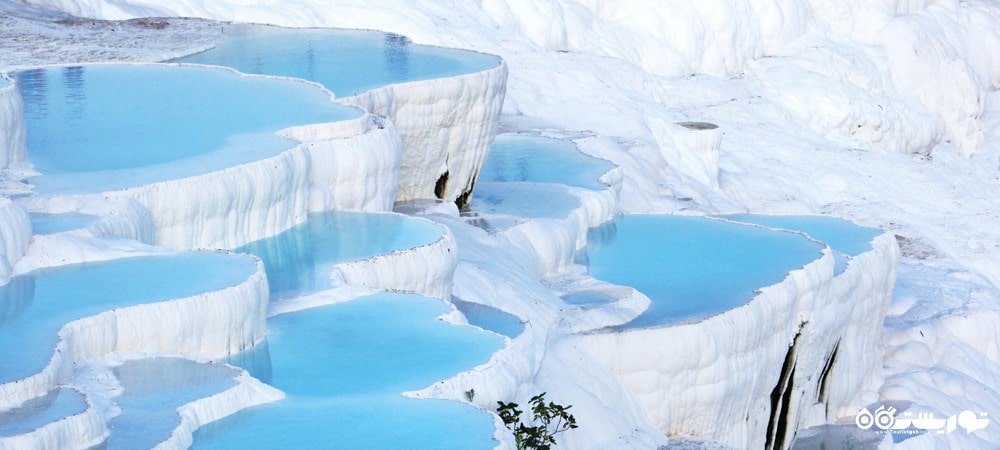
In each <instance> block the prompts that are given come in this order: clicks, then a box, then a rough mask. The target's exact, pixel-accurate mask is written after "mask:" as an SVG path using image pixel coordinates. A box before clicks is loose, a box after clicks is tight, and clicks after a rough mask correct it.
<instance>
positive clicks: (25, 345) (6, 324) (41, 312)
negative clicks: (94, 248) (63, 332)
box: [0, 252, 257, 383]
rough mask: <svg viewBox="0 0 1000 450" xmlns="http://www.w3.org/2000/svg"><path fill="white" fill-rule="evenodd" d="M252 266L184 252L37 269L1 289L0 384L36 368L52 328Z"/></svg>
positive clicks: (238, 277) (222, 284)
mask: <svg viewBox="0 0 1000 450" xmlns="http://www.w3.org/2000/svg"><path fill="white" fill-rule="evenodd" d="M256 270H257V265H256V262H255V261H254V260H253V259H251V258H248V257H246V256H243V255H232V254H226V253H215V252H186V253H177V254H172V255H167V256H146V257H133V258H124V259H116V260H112V261H106V262H95V263H84V264H75V265H69V266H64V267H59V268H53V269H42V270H37V271H34V272H30V273H28V274H26V275H20V276H16V277H14V278H12V279H11V282H10V283H8V284H6V285H3V286H0V360H2V361H3V364H0V383H6V382H10V381H15V380H20V379H22V378H25V377H27V376H30V375H34V374H36V373H38V372H39V371H41V370H42V369H43V368H44V367H45V365H46V364H48V362H49V359H50V358H51V357H52V352H53V351H54V350H55V346H56V343H57V342H58V337H57V333H58V331H59V329H60V328H62V326H63V325H65V324H66V323H68V322H71V321H73V320H76V319H80V318H83V317H88V316H92V315H95V314H99V313H101V312H104V311H108V310H111V309H114V308H121V307H126V306H133V305H139V304H144V303H153V302H160V301H165V300H171V299H178V298H184V297H189V296H193V295H197V294H201V293H205V292H212V291H217V290H221V289H225V288H227V287H230V286H234V285H237V284H239V283H242V282H244V281H246V279H247V278H248V277H250V276H251V275H253V273H254V272H256Z"/></svg>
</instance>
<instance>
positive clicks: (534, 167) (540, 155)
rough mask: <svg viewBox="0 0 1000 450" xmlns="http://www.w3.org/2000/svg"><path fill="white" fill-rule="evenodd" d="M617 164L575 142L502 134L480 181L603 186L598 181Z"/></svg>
mask: <svg viewBox="0 0 1000 450" xmlns="http://www.w3.org/2000/svg"><path fill="white" fill-rule="evenodd" d="M614 167H615V166H614V165H613V164H611V162H609V161H605V160H603V159H598V158H593V157H590V156H587V155H584V154H583V153H581V152H580V150H578V149H577V148H576V145H574V144H573V143H572V142H567V141H563V140H560V139H550V138H543V137H531V136H515V135H499V136H497V137H496V139H495V140H494V141H493V145H492V146H491V147H490V154H489V156H488V157H487V158H486V163H485V164H483V168H482V170H481V171H480V172H479V180H480V181H536V182H543V183H559V184H565V185H567V186H575V187H582V188H587V189H594V190H599V189H603V188H605V187H606V185H605V184H604V183H601V182H600V181H598V180H599V179H600V178H601V176H602V175H604V174H605V173H607V171H609V170H611V169H613V168H614Z"/></svg>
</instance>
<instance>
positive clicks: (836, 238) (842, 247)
mask: <svg viewBox="0 0 1000 450" xmlns="http://www.w3.org/2000/svg"><path fill="white" fill-rule="evenodd" d="M722 217H723V218H726V219H729V220H734V221H737V222H743V223H752V224H756V225H761V226H765V227H769V228H777V229H783V230H793V231H801V232H803V233H805V234H807V235H809V237H811V238H813V239H816V240H817V241H822V242H824V243H825V244H826V245H829V246H830V249H832V250H833V252H834V258H835V260H836V267H835V268H834V271H835V273H836V274H838V275H839V274H841V273H843V272H844V270H846V269H847V262H848V260H849V259H850V258H851V257H852V256H858V255H860V254H862V253H864V252H867V251H869V250H871V249H872V246H871V242H872V240H873V239H875V238H876V237H878V236H879V235H881V234H882V230H880V229H878V228H868V227H862V226H860V225H857V224H855V223H854V222H851V221H849V220H844V219H839V218H836V217H830V216H764V215H755V214H733V215H727V216H722Z"/></svg>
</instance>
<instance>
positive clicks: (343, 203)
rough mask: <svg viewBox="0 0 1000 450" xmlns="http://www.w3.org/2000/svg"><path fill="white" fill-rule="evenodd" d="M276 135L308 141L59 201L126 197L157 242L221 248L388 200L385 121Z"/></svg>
mask: <svg viewBox="0 0 1000 450" xmlns="http://www.w3.org/2000/svg"><path fill="white" fill-rule="evenodd" d="M282 135H284V136H286V137H289V138H294V139H298V140H308V142H303V143H300V144H299V145H297V146H295V147H293V148H291V149H290V150H288V151H285V152H283V153H281V154H278V155H276V156H273V157H270V158H267V159H263V160H260V161H255V162H252V163H247V164H242V165H239V166H235V167H230V168H226V169H223V170H219V171H215V172H210V173H207V174H203V175H198V176H194V177H189V178H183V179H179V180H169V181H163V182H159V183H154V184H149V185H145V186H139V187H135V188H130V189H124V190H121V191H113V192H104V193H100V194H94V195H85V196H79V197H80V198H75V197H69V198H68V199H67V200H65V201H68V202H91V201H92V202H100V201H103V200H104V199H106V198H111V199H118V200H126V199H131V200H134V201H137V202H138V203H139V204H141V205H144V206H145V207H146V208H147V209H148V210H149V215H150V216H151V217H152V222H153V228H154V232H155V240H154V243H155V244H156V245H160V246H165V247H173V248H227V249H228V248H235V247H238V246H240V245H243V244H246V243H248V242H252V241H255V240H258V239H261V238H263V237H267V236H272V235H274V234H277V233H279V232H281V231H284V230H286V229H288V228H290V227H292V226H294V225H297V224H299V223H301V222H303V221H304V220H305V218H306V215H307V214H308V213H309V212H310V211H322V210H328V209H333V208H336V209H351V210H364V211H385V210H388V209H390V208H391V207H392V203H393V199H394V197H395V193H396V188H395V181H396V173H397V172H398V166H399V153H400V141H399V136H398V135H397V134H396V133H395V131H394V130H393V129H392V127H391V126H383V125H380V124H376V123H375V121H374V120H373V118H372V117H371V116H369V115H364V116H362V117H360V118H358V119H353V120H349V121H344V122H333V123H329V124H322V125H315V126H309V127H296V128H291V129H287V130H284V131H283V132H282ZM317 139H318V140H317ZM343 174H349V175H348V176H343V177H341V176H340V175H343Z"/></svg>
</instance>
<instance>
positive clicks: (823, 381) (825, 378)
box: [816, 341, 840, 403]
mask: <svg viewBox="0 0 1000 450" xmlns="http://www.w3.org/2000/svg"><path fill="white" fill-rule="evenodd" d="M838 351H840V341H837V343H836V344H834V345H833V352H831V353H830V357H829V358H828V359H827V360H826V365H824V366H823V371H822V372H820V374H819V390H817V391H816V401H818V402H820V403H826V401H827V388H828V387H829V386H828V385H827V382H829V381H830V372H831V371H832V370H833V365H834V363H836V362H837V352H838Z"/></svg>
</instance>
